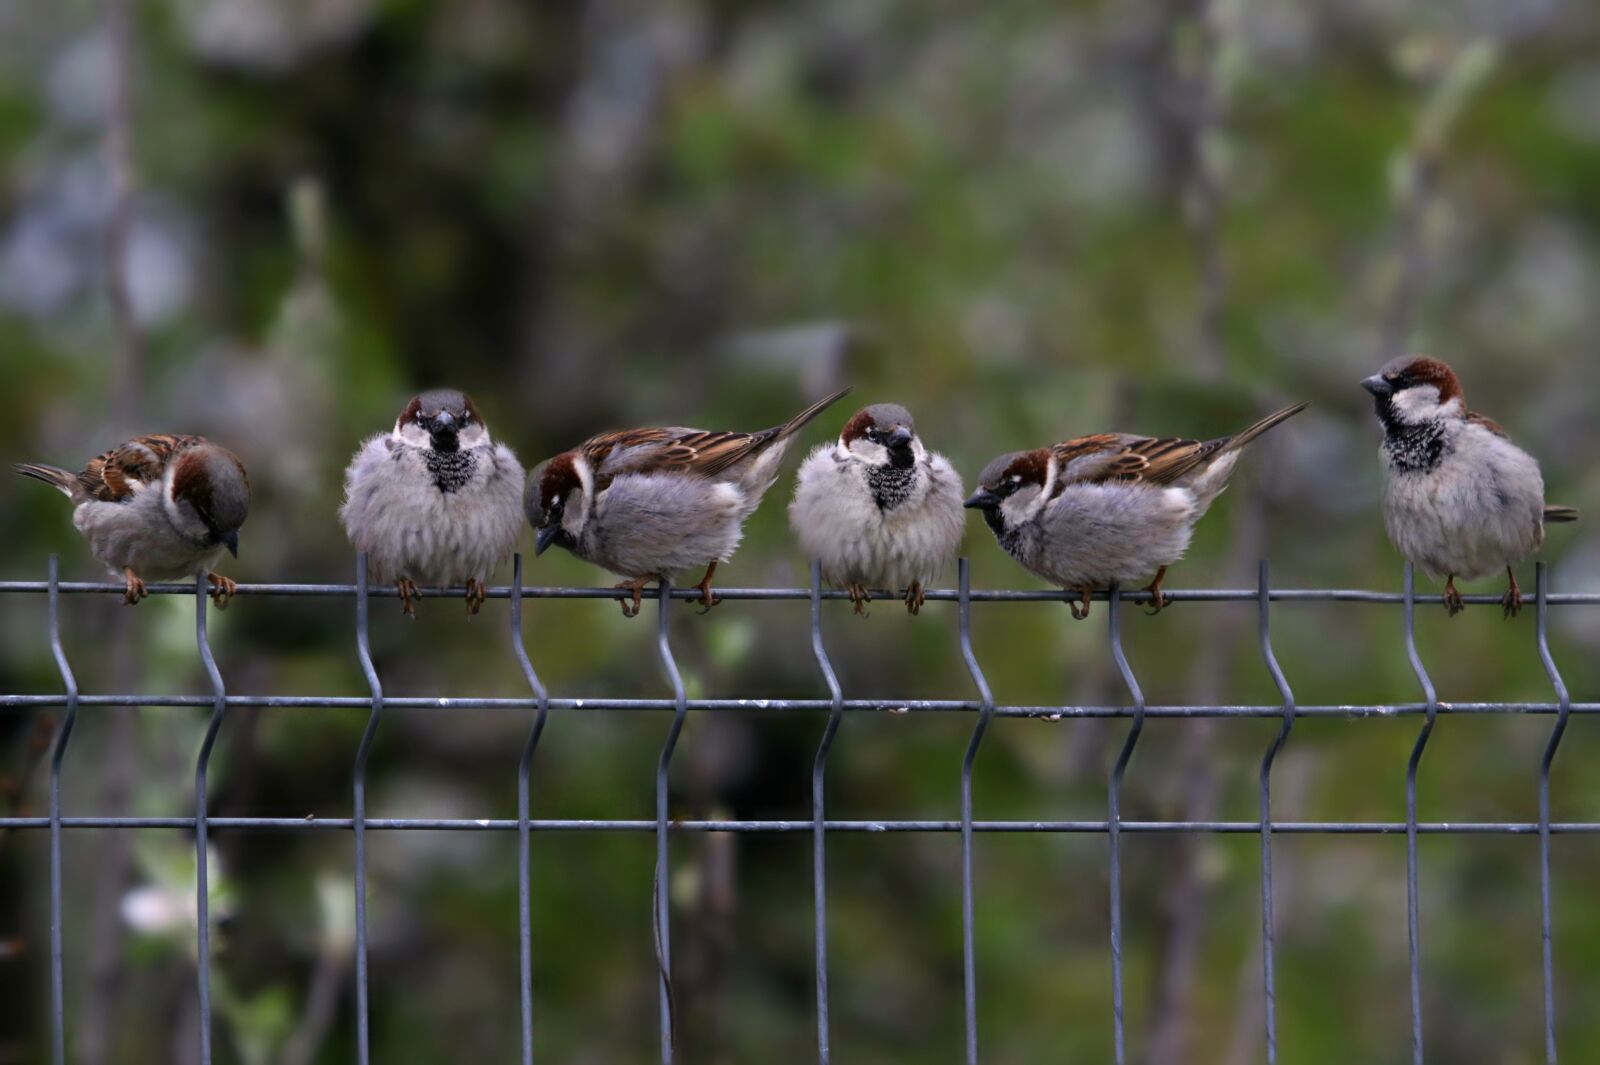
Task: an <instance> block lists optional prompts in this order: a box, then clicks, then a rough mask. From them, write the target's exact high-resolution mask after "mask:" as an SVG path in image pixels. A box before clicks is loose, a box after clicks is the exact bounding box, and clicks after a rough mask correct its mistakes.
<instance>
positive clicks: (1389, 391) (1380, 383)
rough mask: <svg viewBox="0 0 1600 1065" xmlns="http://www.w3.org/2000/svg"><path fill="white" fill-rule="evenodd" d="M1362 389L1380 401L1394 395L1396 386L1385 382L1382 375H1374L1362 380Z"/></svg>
mask: <svg viewBox="0 0 1600 1065" xmlns="http://www.w3.org/2000/svg"><path fill="white" fill-rule="evenodd" d="M1361 387H1362V388H1364V389H1366V390H1367V391H1368V392H1371V393H1372V394H1373V395H1374V396H1377V397H1378V398H1379V399H1382V398H1384V397H1385V396H1392V395H1394V386H1393V385H1391V384H1390V383H1389V382H1388V381H1385V380H1384V379H1383V375H1382V374H1373V375H1372V376H1371V377H1365V378H1362V380H1361Z"/></svg>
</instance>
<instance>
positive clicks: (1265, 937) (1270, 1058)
mask: <svg viewBox="0 0 1600 1065" xmlns="http://www.w3.org/2000/svg"><path fill="white" fill-rule="evenodd" d="M1268 586H1269V580H1268V570H1267V560H1266V559H1262V560H1261V569H1260V576H1259V580H1258V583H1257V587H1258V590H1259V592H1260V598H1259V599H1258V600H1257V610H1258V617H1259V619H1260V624H1259V632H1260V638H1261V658H1262V660H1263V661H1264V662H1265V663H1266V665H1267V672H1268V673H1270V674H1272V683H1273V684H1275V685H1277V688H1278V697H1279V698H1281V699H1282V700H1283V724H1281V725H1279V726H1278V734H1277V735H1276V736H1274V737H1273V739H1272V743H1271V745H1270V746H1268V747H1267V753H1266V754H1264V755H1262V757H1261V978H1262V993H1263V996H1264V1003H1263V1004H1264V1007H1265V1008H1264V1010H1263V1013H1264V1016H1265V1018H1266V1026H1267V1065H1276V1062H1277V1060H1278V990H1277V974H1276V971H1275V966H1274V960H1275V959H1274V952H1275V951H1274V942H1273V940H1274V936H1275V934H1276V923H1275V922H1274V920H1273V916H1272V764H1273V762H1274V761H1276V760H1277V757H1278V752H1279V751H1281V750H1282V749H1283V745H1284V743H1285V742H1287V741H1288V739H1289V730H1290V729H1292V728H1294V713H1295V702H1294V692H1293V691H1291V690H1290V689H1289V681H1288V679H1287V678H1286V677H1284V675H1283V670H1282V669H1281V668H1280V667H1279V665H1278V656H1277V655H1276V654H1274V653H1273V650H1272V625H1271V619H1270V616H1269V614H1268V604H1269V603H1270V601H1271V598H1272V596H1271V593H1270V591H1269V590H1268Z"/></svg>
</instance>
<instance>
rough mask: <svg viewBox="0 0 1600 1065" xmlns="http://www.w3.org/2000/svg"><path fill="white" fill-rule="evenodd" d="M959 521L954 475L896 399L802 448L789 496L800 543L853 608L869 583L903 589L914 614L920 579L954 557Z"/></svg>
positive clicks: (865, 597)
mask: <svg viewBox="0 0 1600 1065" xmlns="http://www.w3.org/2000/svg"><path fill="white" fill-rule="evenodd" d="M965 524H966V522H965V519H964V518H963V516H962V513H961V478H960V476H958V475H957V474H956V471H955V470H954V469H953V468H952V467H951V465H950V463H949V462H948V461H946V459H945V457H944V456H943V455H940V454H938V453H937V452H933V451H929V450H928V449H927V448H925V447H923V446H922V441H921V440H920V439H918V437H917V430H916V427H915V426H914V425H913V424H912V421H911V413H910V412H909V411H907V410H906V409H905V408H904V407H900V406H896V405H895V404H893V403H879V404H876V405H874V406H871V407H867V408H865V409H863V410H860V411H857V412H856V414H855V416H854V417H852V418H851V419H850V420H849V421H848V422H846V423H845V426H844V430H843V431H842V432H840V434H839V441H838V443H836V444H833V445H828V444H821V445H818V447H817V448H816V449H815V450H813V451H812V452H811V454H810V455H807V456H806V460H805V461H804V462H803V463H801V464H800V472H799V473H798V474H797V475H796V477H795V488H794V501H793V502H791V503H790V504H789V525H790V527H791V528H793V529H794V532H795V535H796V537H798V538H799V540H800V547H801V548H802V549H803V550H804V551H805V552H806V554H807V556H808V557H810V558H815V559H817V560H819V561H820V562H821V563H822V576H823V579H824V580H826V581H828V582H829V583H830V584H833V585H835V586H843V587H846V588H848V589H849V591H850V601H851V602H852V603H854V604H855V612H856V613H857V614H864V613H866V607H865V604H866V603H867V602H869V601H870V597H869V594H868V593H869V590H870V589H872V588H904V589H906V593H905V603H906V609H907V610H908V611H910V612H911V613H913V614H915V613H917V612H919V611H920V610H921V609H922V604H923V600H924V596H923V584H924V583H926V582H929V581H932V580H933V579H934V578H935V577H937V576H938V575H939V572H940V571H941V570H942V569H944V567H945V565H946V563H948V562H949V561H950V560H951V559H952V558H954V557H955V554H956V549H957V548H958V547H959V546H960V545H961V533H962V526H963V525H965Z"/></svg>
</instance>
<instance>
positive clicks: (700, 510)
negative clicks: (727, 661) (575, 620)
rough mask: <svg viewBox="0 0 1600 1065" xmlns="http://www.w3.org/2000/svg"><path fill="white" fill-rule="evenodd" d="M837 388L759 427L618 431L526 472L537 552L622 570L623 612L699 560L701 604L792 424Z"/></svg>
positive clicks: (819, 407)
mask: <svg viewBox="0 0 1600 1065" xmlns="http://www.w3.org/2000/svg"><path fill="white" fill-rule="evenodd" d="M848 391H850V390H849V389H848V388H847V389H844V390H843V391H840V392H835V393H834V394H833V395H831V396H828V397H827V398H826V399H823V400H820V401H818V402H816V403H813V404H812V405H811V406H809V407H807V408H806V409H805V410H803V411H801V412H800V413H799V414H796V415H795V416H794V417H793V418H790V419H789V420H788V421H786V422H784V423H783V424H782V425H777V426H774V427H772V428H771V429H763V430H762V431H761V432H758V433H736V432H711V431H707V430H704V429H684V428H669V429H622V430H618V431H616V432H611V433H602V434H601V435H599V436H596V437H592V438H590V439H589V440H587V441H585V442H584V443H582V444H580V445H579V446H578V447H576V448H574V449H572V450H571V451H564V452H562V453H561V454H559V455H557V456H555V457H554V458H552V459H549V460H547V461H546V462H545V463H543V464H542V465H541V466H540V467H539V468H538V469H536V470H534V471H533V474H532V475H531V476H530V477H529V478H528V494H527V498H526V500H525V505H526V508H527V512H528V521H529V522H530V523H532V525H533V527H534V529H535V530H536V532H537V553H538V554H541V555H542V554H544V552H545V551H546V550H547V549H548V548H549V547H550V545H551V544H557V545H559V546H561V547H564V548H566V549H567V550H568V551H571V552H572V553H573V554H575V555H577V556H578V557H579V558H581V559H583V560H585V561H587V562H593V563H594V564H595V565H597V566H602V567H604V568H605V569H608V570H610V571H611V572H613V573H616V574H618V575H619V576H622V577H626V578H628V579H627V580H625V581H623V582H622V583H620V584H618V585H617V586H616V587H618V588H622V589H625V590H627V591H630V592H632V593H633V603H632V607H631V608H630V606H629V604H628V602H627V601H626V600H624V601H623V602H622V613H623V614H624V615H625V616H627V617H634V616H636V615H637V614H638V613H639V604H640V596H641V594H642V593H643V591H644V586H645V585H647V584H649V583H650V582H651V581H659V580H661V578H662V577H663V576H666V577H670V576H671V575H672V574H674V573H676V572H677V571H679V570H684V569H689V568H692V567H696V566H705V567H706V573H705V576H704V577H703V578H701V580H700V583H699V584H698V585H697V587H698V588H699V589H700V603H701V605H702V606H703V607H705V608H706V609H707V610H709V609H711V607H713V606H715V605H716V604H717V602H718V601H719V600H718V599H717V598H716V597H715V596H714V595H713V594H712V592H711V578H712V575H713V574H715V573H716V571H717V563H719V562H726V561H728V559H729V558H731V557H733V552H734V550H735V549H736V548H737V547H738V546H739V538H740V536H741V535H742V533H743V529H744V522H745V519H746V518H748V517H749V516H750V515H751V514H753V513H754V512H755V509H756V507H757V506H759V505H760V503H761V497H762V496H763V495H764V494H765V493H766V491H767V489H768V488H771V487H772V484H773V482H774V481H775V480H777V478H778V467H779V465H780V464H781V463H782V461H783V455H784V452H786V451H787V450H788V449H789V444H790V442H791V440H792V438H793V436H794V434H795V433H796V432H798V431H799V430H800V429H801V428H803V427H804V426H805V424H806V423H807V422H809V421H811V419H813V418H815V417H816V416H817V415H818V414H821V413H822V412H823V411H824V410H826V409H827V408H828V406H829V405H830V404H832V403H834V402H835V401H837V400H838V399H839V398H840V397H842V396H843V395H844V394H845V393H846V392H848Z"/></svg>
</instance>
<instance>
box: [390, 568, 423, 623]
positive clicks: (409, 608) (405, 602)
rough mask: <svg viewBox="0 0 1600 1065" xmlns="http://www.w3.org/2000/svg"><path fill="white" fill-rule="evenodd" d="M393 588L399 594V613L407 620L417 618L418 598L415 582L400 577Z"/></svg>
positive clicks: (408, 578)
mask: <svg viewBox="0 0 1600 1065" xmlns="http://www.w3.org/2000/svg"><path fill="white" fill-rule="evenodd" d="M394 586H395V588H396V589H397V590H399V592H400V610H401V612H402V613H404V614H405V616H406V617H408V618H415V617H416V616H417V607H416V600H417V599H418V598H420V597H419V596H418V595H417V584H416V582H415V581H413V580H412V579H411V578H410V577H402V578H400V579H399V580H397V581H395V582H394Z"/></svg>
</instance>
